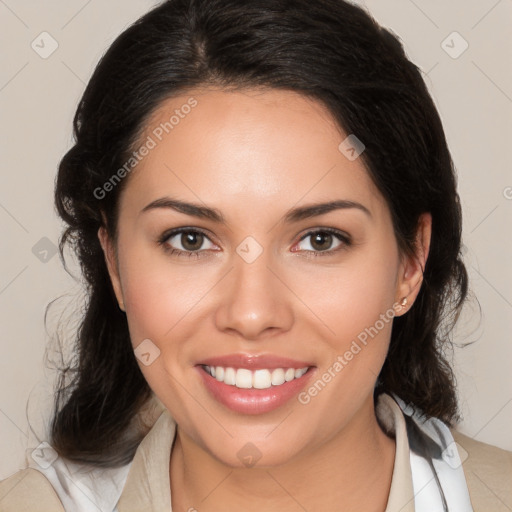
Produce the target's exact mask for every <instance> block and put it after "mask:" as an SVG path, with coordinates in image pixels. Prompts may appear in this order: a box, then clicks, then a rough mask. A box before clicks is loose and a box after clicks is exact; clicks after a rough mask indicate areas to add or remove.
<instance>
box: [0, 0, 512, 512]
mask: <svg viewBox="0 0 512 512" xmlns="http://www.w3.org/2000/svg"><path fill="white" fill-rule="evenodd" d="M74 128H75V137H76V143H75V145H74V146H73V147H72V148H71V149H70V151H69V152H68V153H67V154H66V155H65V156H64V158H63V160H62V162H61V165H60V168H59V173H58V178H57V184H56V204H57V208H58V211H59V214H60V215H61V217H62V219H63V220H64V221H65V222H66V223H67V226H68V227H67V229H66V231H65V233H64V235H63V237H62V240H61V250H62V248H63V247H64V244H65V243H70V244H71V245H72V246H73V247H74V249H75V250H76V253H77V256H78V258H79V261H80V264H81V266H82V270H83V275H84V277H85V279H86V280H87V285H88V292H89V302H88V304H87V308H86V311H85V314H84V317H83V322H82V325H81V328H80V330H79V333H78V339H77V355H78V361H77V366H76V369H75V370H76V371H75V370H73V372H72V373H73V375H72V377H71V378H69V377H68V374H67V372H66V371H63V373H62V377H61V381H60V385H59V389H58V393H57V397H56V411H55V415H54V418H53V423H52V426H51V438H50V439H49V440H48V444H45V445H44V446H41V448H40V450H39V453H37V454H36V455H35V456H33V459H34V461H35V463H34V464H32V467H31V468H28V469H26V470H23V471H21V472H19V473H17V474H15V475H13V476H12V477H10V478H9V479H7V480H5V481H4V482H2V484H1V486H0V489H1V493H0V496H2V497H3V498H2V501H0V503H1V504H2V506H3V507H4V508H3V509H2V510H23V507H25V510H31V509H32V508H31V507H34V508H36V507H37V509H38V510H66V511H69V510H72V511H75V510H91V509H98V510H102V511H107V510H109V511H110V510H117V511H118V512H127V511H135V510H137V511H141V510H155V511H160V510H162V511H168V510H170V509H171V508H172V510H173V511H175V512H176V511H182V510H183V511H187V510H188V511H193V510H198V511H200V512H203V511H205V512H207V511H218V510H228V511H231V510H246V511H257V510H258V511H260V510H265V511H269V512H271V511H273V510H278V509H279V510H280V511H288V510H290V511H291V510H300V509H302V510H309V511H312V510H322V511H339V510H364V511H370V512H371V511H386V512H390V511H399V510H400V511H412V510H416V511H423V510H425V511H427V510H428V511H430V512H432V511H437V510H449V511H450V512H452V511H467V510H472V509H474V510H492V509H493V506H495V505H494V503H498V504H499V503H500V502H501V503H502V504H506V503H507V502H510V495H509V491H508V490H507V482H509V481H510V478H511V476H512V458H511V454H510V453H508V452H505V451H503V450H498V449H496V448H493V447H489V446H487V445H483V444H482V443H478V442H475V441H473V440H471V439H470V438H467V437H465V436H462V435H461V434H458V433H456V432H455V431H453V430H451V429H450V427H451V426H452V425H454V423H455V421H456V420H457V418H458V411H457V400H456V392H455V386H454V379H453V374H452V370H451V369H450V366H449V365H448V363H447V360H446V359H445V356H444V354H445V350H446V348H447V344H449V337H448V333H449V330H450V328H451V327H452V324H453V320H454V319H455V318H456V317H457V315H458V313H459V311H460V309H461V307H462V304H463V302H464V300H465V297H466V293H467V274H466V270H465V267H464V264H463V262H462V259H461V255H460V246H461V211H460V205H459V198H458V195H457V191H456V180H455V175H454V170H453V165H452V161H451V157H450V153H449V150H448V148H447V145H446V140H445V136H444V132H443V128H442V125H441V121H440V119H439V116H438V114H437V112H436V109H435V107H434V104H433V102H432V99H431V98H430V96H429V94H428V92H427V89H426V87H425V84H424V82H423V80H422V77H421V73H420V71H419V70H418V68H417V67H416V66H415V65H414V64H412V63H411V62H410V61H409V60H408V59H407V57H406V56H405V54H404V51H403V48H402V46H401V44H400V42H399V41H398V39H397V38H396V37H394V36H393V35H392V34H391V33H390V32H389V31H387V30H385V29H383V28H381V27H380V26H378V25H377V24H376V23H375V21H374V20H373V19H372V18H371V17H370V16H369V15H368V14H367V13H366V12H365V11H364V10H362V9H361V8H359V7H356V6H354V5H352V4H350V3H347V2H344V1H342V0H321V1H317V2H307V1H306V0H293V1H287V0H256V1H254V0H252V1H250V2H248V1H239V0H238V1H234V0H168V1H167V2H164V3H163V4H162V5H160V6H159V7H157V8H155V9H153V10H152V11H151V12H149V13H148V14H147V15H145V16H144V17H143V18H141V19H140V20H139V21H137V22H136V23H135V24H134V25H133V26H131V27H130V28H129V29H127V30H126V31H125V32H124V33H123V34H121V36H120V37H119V38H118V39H117V40H116V41H115V42H114V44H113V45H112V47H111V48H110V49H109V51H108V52H107V54H106V55H105V56H104V57H103V58H102V60H101V62H100V63H99V65H98V67H97V69H96V70H95V73H94V75H93V77H92V79H91V80H90V82H89V84H88V86H87V89H86V91H85V93H84V96H83V98H82V100H81V102H80V104H79V107H78V111H77V113H76V117H75V125H74ZM455 441H457V442H458V444H456V443H455ZM37 458H39V460H36V459H37ZM464 461H465V462H464ZM462 462H464V466H462ZM489 467H491V468H492V470H490V469H489ZM482 483H483V486H482ZM484 486H485V487H488V488H490V489H492V490H493V492H492V493H489V492H488V491H486V489H485V488H484ZM489 495H491V499H494V500H495V501H494V502H492V501H489V499H490V498H489ZM500 506H501V505H500ZM94 507H96V508H94ZM496 510H497V508H496Z"/></svg>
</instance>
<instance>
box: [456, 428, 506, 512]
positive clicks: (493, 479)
mask: <svg viewBox="0 0 512 512" xmlns="http://www.w3.org/2000/svg"><path fill="white" fill-rule="evenodd" d="M451 432H452V435H453V438H454V440H455V442H456V443H457V445H458V447H457V448H458V451H459V455H460V458H461V460H462V461H463V463H462V467H463V469H464V474H465V476H466V482H467V484H468V488H469V494H470V496H471V501H472V502H473V506H474V507H475V511H479V510H496V511H498V510H512V490H511V486H510V482H512V452H509V451H507V450H502V449H501V448H497V447H496V446H492V445H490V444H486V443H482V442H480V441H475V440H474V439H472V438H471V437H468V436H466V435H464V434H461V433H460V432H457V431H456V430H452V431H451Z"/></svg>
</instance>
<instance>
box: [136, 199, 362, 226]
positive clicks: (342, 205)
mask: <svg viewBox="0 0 512 512" xmlns="http://www.w3.org/2000/svg"><path fill="white" fill-rule="evenodd" d="M158 208H169V209H171V210H175V211H177V212H180V213H184V214H185V215H190V216H192V217H197V218H199V219H207V220H211V221H214V222H217V223H219V224H226V219H225V217H224V216H223V215H222V213H221V212H220V211H219V210H217V209H216V208H209V207H207V206H201V205H200V204H195V203H188V202H185V201H180V200H178V199H172V198H170V197H162V198H160V199H156V200H155V201H152V202H151V203H149V204H148V205H147V206H145V207H144V208H143V209H142V211H141V213H144V212H147V211H150V210H155V209H158ZM347 209H356V210H359V211H362V212H364V213H365V214H366V215H367V216H368V217H370V218H371V217H372V214H371V213H370V210H369V209H368V208H366V206H364V205H362V204H361V203H357V202H355V201H349V200H345V199H338V200H335V201H328V202H326V203H318V204H312V205H306V206H300V207H297V208H292V209H291V210H288V212H286V214H285V215H284V217H283V220H284V222H286V223H293V222H299V221H301V220H304V219H309V218H311V217H316V216H319V215H324V214H326V213H329V212H332V211H335V210H347Z"/></svg>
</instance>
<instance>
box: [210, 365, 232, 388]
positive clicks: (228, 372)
mask: <svg viewBox="0 0 512 512" xmlns="http://www.w3.org/2000/svg"><path fill="white" fill-rule="evenodd" d="M206 368H208V366H207V367H206ZM224 384H228V385H230V386H234V385H235V384H236V372H235V369H234V368H226V369H225V370H224Z"/></svg>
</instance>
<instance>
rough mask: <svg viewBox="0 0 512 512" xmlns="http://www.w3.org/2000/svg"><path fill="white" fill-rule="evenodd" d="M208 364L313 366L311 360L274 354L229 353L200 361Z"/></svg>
mask: <svg viewBox="0 0 512 512" xmlns="http://www.w3.org/2000/svg"><path fill="white" fill-rule="evenodd" d="M198 364H199V365H207V366H222V367H224V368H228V367H231V368H247V369H252V370H262V369H265V368H268V369H275V368H295V369H297V368H306V367H309V366H313V364H311V363H310V362H307V361H299V360H297V359H290V358H288V357H280V356H276V355H272V354H227V355H224V356H216V357H209V358H207V359H203V360H202V361H200V362H199V363H198Z"/></svg>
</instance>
